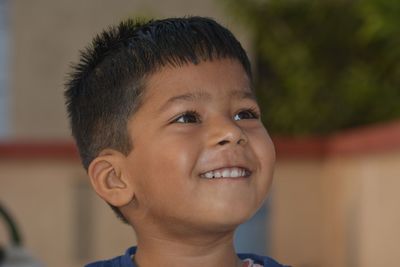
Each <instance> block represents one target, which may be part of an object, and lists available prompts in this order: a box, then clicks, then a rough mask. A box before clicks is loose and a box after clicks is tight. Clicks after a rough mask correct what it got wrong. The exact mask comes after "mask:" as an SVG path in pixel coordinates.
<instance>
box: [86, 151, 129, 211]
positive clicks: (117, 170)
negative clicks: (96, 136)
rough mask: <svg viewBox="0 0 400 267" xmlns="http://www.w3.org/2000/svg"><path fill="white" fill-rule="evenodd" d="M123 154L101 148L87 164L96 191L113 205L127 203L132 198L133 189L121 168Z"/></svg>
mask: <svg viewBox="0 0 400 267" xmlns="http://www.w3.org/2000/svg"><path fill="white" fill-rule="evenodd" d="M124 157H125V156H124V155H123V154H121V153H120V152H118V151H115V150H111V149H106V150H103V151H102V152H101V153H100V154H99V156H98V157H96V158H95V159H94V160H93V161H92V162H91V163H90V165H89V168H88V174H89V177H90V182H91V183H92V186H93V188H94V190H95V191H96V193H97V194H98V195H99V196H100V197H101V198H102V199H104V200H105V201H106V202H108V203H109V204H111V205H113V206H115V207H122V206H125V205H127V204H128V203H129V202H130V201H131V200H132V199H133V198H134V190H133V188H132V186H131V184H130V181H129V180H128V179H127V178H128V176H127V175H126V174H125V172H124V169H123V160H124Z"/></svg>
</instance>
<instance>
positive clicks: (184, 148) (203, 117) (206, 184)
mask: <svg viewBox="0 0 400 267" xmlns="http://www.w3.org/2000/svg"><path fill="white" fill-rule="evenodd" d="M147 81H148V82H147V83H146V89H145V92H146V93H145V96H144V102H143V105H142V106H141V107H140V109H139V110H138V111H137V112H136V113H135V114H134V115H133V117H132V118H131V120H130V121H129V123H128V130H129V133H130V137H131V139H132V143H133V150H132V151H131V153H130V154H129V155H128V156H127V159H126V160H127V161H126V162H127V164H126V166H127V167H126V168H127V170H128V173H129V179H130V181H131V183H132V185H133V187H134V190H135V198H136V201H137V202H136V203H137V210H136V214H134V215H131V214H126V216H128V217H129V218H130V219H131V220H132V221H133V222H134V225H135V227H136V226H137V227H138V228H140V227H147V226H148V225H154V224H157V223H159V226H160V227H169V228H171V229H174V230H176V231H180V230H182V231H185V230H190V231H193V230H196V229H197V230H199V229H203V230H204V229H206V230H208V231H209V230H211V229H215V230H217V229H219V230H226V229H233V228H235V227H236V226H237V225H238V224H240V223H242V222H244V221H245V220H246V219H248V218H249V217H250V216H251V215H252V214H253V213H254V212H255V211H256V210H257V209H258V208H259V207H260V205H261V204H262V202H263V200H264V199H265V197H266V194H267V191H268V188H269V186H270V184H271V181H272V174H273V165H274V162H275V152H274V147H273V144H272V142H271V139H270V137H269V136H268V133H267V131H266V130H265V128H264V126H263V124H262V123H261V121H260V119H258V118H256V117H257V116H258V115H257V113H259V107H258V105H257V103H256V101H255V100H254V98H253V93H252V92H251V90H250V82H249V79H248V76H247V75H246V73H245V71H244V70H243V67H242V66H241V65H240V64H239V63H238V62H237V61H236V60H230V59H224V60H214V61H208V62H201V63H200V64H198V65H192V64H189V65H184V66H182V67H178V68H172V67H165V68H163V69H162V70H161V71H160V72H157V73H155V74H154V75H152V76H151V77H150V78H149V79H148V80H147ZM213 170H220V171H219V172H214V173H211V172H210V171H213ZM207 172H208V174H206V173H207ZM213 174H214V175H226V176H228V177H226V178H211V179H209V178H206V177H204V176H206V175H208V176H210V175H213ZM237 175H239V176H240V177H232V176H237ZM137 224H139V225H137ZM143 224H146V226H144V225H143Z"/></svg>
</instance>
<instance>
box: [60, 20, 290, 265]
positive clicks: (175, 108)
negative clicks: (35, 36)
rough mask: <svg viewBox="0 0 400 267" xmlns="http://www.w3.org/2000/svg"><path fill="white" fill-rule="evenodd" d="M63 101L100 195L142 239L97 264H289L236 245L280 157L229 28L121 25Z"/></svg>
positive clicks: (82, 67)
mask: <svg viewBox="0 0 400 267" xmlns="http://www.w3.org/2000/svg"><path fill="white" fill-rule="evenodd" d="M65 95H66V98H67V109H68V114H69V117H70V121H71V126H72V133H73V136H74V137H75V139H76V143H77V145H78V148H79V151H80V155H81V158H82V162H83V165H84V167H85V168H86V170H87V172H88V175H89V177H90V181H91V184H92V186H93V188H94V190H95V191H96V192H97V194H98V195H99V196H100V197H101V198H102V199H104V200H105V201H106V202H107V203H108V204H109V205H110V206H111V207H112V208H113V210H114V211H115V212H116V213H117V215H118V216H119V217H120V218H121V219H122V220H123V221H125V222H126V223H129V224H130V225H132V227H133V228H134V229H135V231H136V234H137V247H135V248H130V249H128V251H127V252H126V254H125V255H123V256H120V257H117V258H114V259H111V260H109V261H100V262H96V263H92V264H89V265H87V266H90V267H96V266H103V267H106V266H110V267H111V266H131V267H132V266H140V267H150V266H199V267H200V266H207V267H217V266H218V267H221V266H226V267H233V266H235V267H237V266H241V267H242V266H267V267H274V266H282V265H280V264H278V263H276V262H275V261H273V260H272V259H270V258H267V257H260V256H255V255H250V254H248V255H237V254H236V253H235V250H234V247H233V235H234V230H235V229H236V227H237V226H238V225H240V224H241V223H243V222H245V221H246V220H247V219H249V218H250V217H251V216H252V215H253V214H254V213H255V212H256V210H257V209H258V208H259V207H260V205H261V204H262V202H263V200H264V199H265V197H266V194H267V191H268V188H269V186H270V184H271V181H272V174H273V166H274V161H275V152H274V147H273V144H272V142H271V140H270V138H269V136H268V133H267V131H266V130H265V128H264V127H263V125H262V123H261V120H260V111H259V107H258V105H257V102H256V100H255V97H254V92H253V89H252V85H251V70H250V64H249V60H248V58H247V55H246V53H245V52H244V50H243V48H242V47H241V45H240V43H239V42H238V41H237V40H236V39H235V37H234V36H233V35H232V34H231V33H230V32H229V31H228V30H227V29H225V28H223V27H222V26H220V25H219V24H217V23H216V22H215V21H213V20H211V19H208V18H201V17H189V18H174V19H164V20H157V21H150V22H147V23H142V22H134V21H132V20H128V21H125V22H122V23H121V24H120V25H119V26H117V27H113V28H110V29H108V30H107V31H104V32H103V33H102V34H101V35H99V36H97V37H96V38H95V39H94V40H93V42H92V45H91V46H90V47H89V48H87V49H86V50H85V51H84V52H83V53H82V55H81V59H80V62H79V63H78V64H77V65H75V66H74V69H73V71H72V73H71V76H70V78H69V81H68V83H67V90H66V93H65Z"/></svg>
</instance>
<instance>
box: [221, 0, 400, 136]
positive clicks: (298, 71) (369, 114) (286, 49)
mask: <svg viewBox="0 0 400 267" xmlns="http://www.w3.org/2000/svg"><path fill="white" fill-rule="evenodd" d="M223 1H224V2H225V3H226V4H227V5H228V7H229V8H230V10H231V11H232V13H233V14H235V15H236V16H237V17H238V18H239V19H241V20H242V21H243V22H244V23H245V25H247V26H248V29H249V30H250V31H251V32H252V34H253V38H254V50H255V55H256V62H255V67H256V70H255V73H256V74H258V75H256V81H255V86H256V89H257V91H258V95H259V99H260V104H261V106H262V108H263V112H264V118H263V120H264V123H265V124H266V126H267V128H268V129H269V131H270V132H272V133H273V134H280V135H309V134H327V133H331V132H334V131H336V130H339V129H345V128H350V127H355V126H359V125H366V124H370V123H376V122H381V121H389V120H392V119H395V118H400V105H399V103H400V27H399V25H400V16H399V14H400V1H378V0H363V1H344V0H335V1H334V0H331V1H309V0H297V1H290V0H282V1H267V0H258V1H256V0H252V1H249V0H223Z"/></svg>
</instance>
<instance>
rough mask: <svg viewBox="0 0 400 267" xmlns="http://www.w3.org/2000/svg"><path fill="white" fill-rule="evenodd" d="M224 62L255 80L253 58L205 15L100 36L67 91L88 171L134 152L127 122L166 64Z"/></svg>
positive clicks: (126, 24) (135, 23)
mask: <svg viewBox="0 0 400 267" xmlns="http://www.w3.org/2000/svg"><path fill="white" fill-rule="evenodd" d="M222 58H230V59H236V60H238V61H239V62H240V63H241V65H242V66H243V68H244V70H245V71H246V73H247V74H248V76H249V77H250V78H251V68H250V63H249V59H248V57H247V55H246V52H245V51H244V49H243V47H242V46H241V44H240V43H239V41H238V40H237V39H236V38H235V37H234V36H233V34H232V33H231V32H230V31H229V30H228V29H226V28H225V27H223V26H221V25H220V24H218V23H217V22H215V21H214V20H213V19H210V18H205V17H184V18H168V19H161V20H150V21H143V20H133V19H128V20H125V21H122V22H121V23H120V24H119V25H117V26H112V27H109V28H108V29H107V30H104V31H103V32H102V33H100V34H99V35H97V36H96V37H95V38H94V39H93V41H92V43H91V44H90V45H89V46H88V47H86V48H85V49H84V50H83V51H81V54H80V59H79V61H78V62H77V63H76V64H73V65H72V67H71V72H70V74H69V76H68V77H67V82H66V91H65V97H66V105H67V112H68V116H69V119H70V125H71V129H72V135H73V137H74V138H75V141H76V144H77V146H78V150H79V154H80V157H81V160H82V163H83V166H84V168H85V169H86V170H87V169H88V167H89V164H90V162H91V161H92V160H93V159H94V158H96V157H97V156H98V154H99V153H100V152H101V151H102V150H103V149H106V148H112V149H115V150H118V151H120V152H121V153H124V154H125V155H127V154H128V153H129V152H130V151H131V149H132V148H133V144H131V142H130V139H129V136H128V130H127V121H128V119H129V117H130V116H132V114H133V113H134V112H135V111H136V110H137V109H138V108H139V107H140V104H141V100H142V95H143V92H144V90H145V82H146V77H149V76H150V75H151V74H154V73H155V72H157V71H158V70H160V69H161V68H162V67H165V66H172V67H178V66H182V65H184V64H198V63H199V62H202V61H208V60H214V59H222ZM113 209H114V211H116V213H117V215H118V216H119V217H120V218H121V219H123V220H124V217H123V216H122V214H121V213H120V212H119V210H118V209H117V208H115V207H114V208H113ZM124 221H126V220H124Z"/></svg>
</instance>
